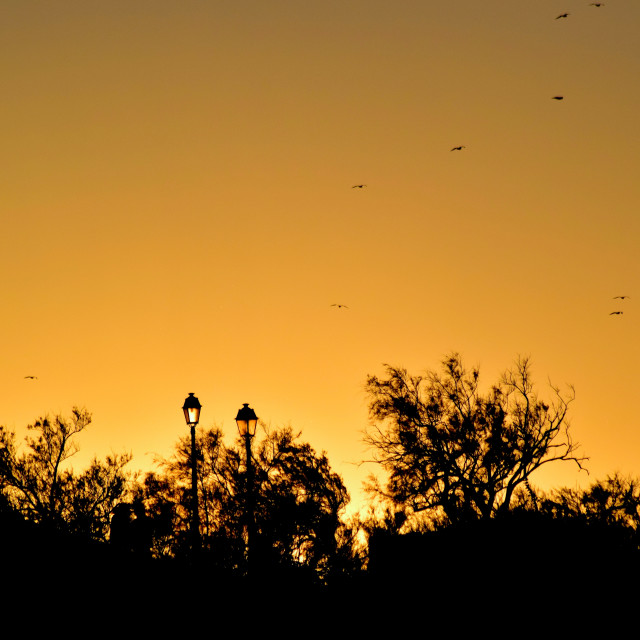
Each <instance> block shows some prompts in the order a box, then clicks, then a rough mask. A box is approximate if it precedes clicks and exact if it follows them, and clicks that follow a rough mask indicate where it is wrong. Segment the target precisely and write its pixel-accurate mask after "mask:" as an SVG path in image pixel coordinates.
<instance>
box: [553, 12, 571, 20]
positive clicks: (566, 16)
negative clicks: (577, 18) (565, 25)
mask: <svg viewBox="0 0 640 640" xmlns="http://www.w3.org/2000/svg"><path fill="white" fill-rule="evenodd" d="M569 15H570V14H568V13H561V14H560V15H559V16H558V17H557V18H556V20H560V18H568V17H569Z"/></svg>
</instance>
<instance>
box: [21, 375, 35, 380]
mask: <svg viewBox="0 0 640 640" xmlns="http://www.w3.org/2000/svg"><path fill="white" fill-rule="evenodd" d="M24 379H25V380H37V379H38V376H25V377H24Z"/></svg>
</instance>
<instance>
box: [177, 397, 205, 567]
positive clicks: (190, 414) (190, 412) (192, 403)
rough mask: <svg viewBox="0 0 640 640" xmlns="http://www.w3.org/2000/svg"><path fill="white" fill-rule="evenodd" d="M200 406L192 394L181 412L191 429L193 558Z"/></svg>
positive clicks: (196, 537) (197, 545)
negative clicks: (197, 431)
mask: <svg viewBox="0 0 640 640" xmlns="http://www.w3.org/2000/svg"><path fill="white" fill-rule="evenodd" d="M200 409H202V405H201V404H200V401H199V400H198V398H196V397H195V396H194V395H193V393H190V394H189V397H188V398H187V399H186V400H185V401H184V405H182V410H183V411H184V419H185V420H186V422H187V425H188V426H189V427H191V551H192V553H193V556H194V557H195V555H196V553H197V552H198V551H199V550H200V514H199V512H198V460H197V455H196V425H197V424H198V422H199V421H200Z"/></svg>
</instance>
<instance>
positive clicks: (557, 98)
mask: <svg viewBox="0 0 640 640" xmlns="http://www.w3.org/2000/svg"><path fill="white" fill-rule="evenodd" d="M551 99H552V100H564V96H553V98H551Z"/></svg>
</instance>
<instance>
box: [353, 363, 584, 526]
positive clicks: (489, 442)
mask: <svg viewBox="0 0 640 640" xmlns="http://www.w3.org/2000/svg"><path fill="white" fill-rule="evenodd" d="M478 384H479V370H478V369H477V368H474V369H471V370H470V371H467V370H466V369H465V368H464V366H463V364H462V361H461V359H460V356H459V355H458V354H452V355H450V356H448V357H447V358H445V360H444V361H443V363H442V373H441V374H440V373H437V372H433V371H429V372H427V374H426V375H425V376H424V377H423V376H410V375H409V374H408V373H407V371H406V370H404V369H398V368H395V367H390V366H388V367H387V376H386V378H382V379H381V378H377V377H375V376H371V377H369V378H368V380H367V385H366V389H367V392H368V395H369V398H370V405H369V411H370V416H371V418H372V427H371V428H370V429H369V430H368V431H367V432H366V433H365V442H366V443H367V444H368V445H369V446H370V447H371V448H372V449H373V450H374V457H375V460H376V461H377V462H379V463H380V464H381V465H382V466H383V468H384V469H385V470H386V471H388V473H389V478H388V481H387V483H386V486H385V487H381V486H380V485H379V484H378V483H377V481H375V479H374V482H373V484H372V485H371V487H370V488H371V489H372V490H373V491H374V492H377V493H379V494H382V495H383V496H386V497H387V498H390V499H391V500H392V501H393V502H395V503H396V504H400V505H403V506H405V507H406V508H408V509H409V510H410V511H412V512H413V513H414V514H415V513H417V512H420V511H423V510H428V513H429V515H430V516H431V517H434V518H441V519H444V521H445V522H448V523H461V522H468V521H473V520H476V519H485V518H492V517H494V516H495V515H496V514H497V513H498V512H499V511H500V510H504V509H509V507H510V505H511V502H512V499H513V498H514V495H515V492H516V490H517V489H518V488H519V487H520V486H525V483H527V482H528V479H529V477H530V475H531V474H532V473H533V472H534V471H535V470H536V469H539V468H540V467H541V466H543V465H545V464H548V463H550V462H554V461H560V460H572V461H574V462H575V463H577V464H578V466H580V467H581V463H582V462H583V461H584V460H585V458H583V457H578V456H576V455H575V451H576V448H577V445H576V444H574V443H573V441H572V439H571V436H570V434H569V425H568V423H567V421H566V415H567V410H568V406H569V403H570V402H571V401H572V400H573V390H572V389H571V390H570V393H569V395H566V396H565V395H563V394H562V393H561V392H560V390H559V389H558V388H556V387H551V388H552V390H553V392H554V395H555V399H554V401H553V403H551V404H547V403H546V402H544V401H542V400H540V399H539V398H538V396H537V394H536V392H535V391H534V387H533V382H532V380H531V372H530V364H529V361H528V360H527V359H520V360H518V361H517V362H516V364H515V366H514V367H513V368H512V369H510V370H508V371H507V372H505V373H504V374H503V376H502V378H501V379H500V381H499V382H498V383H497V384H496V385H494V386H493V387H492V388H491V389H490V391H489V392H488V393H487V394H486V395H482V394H481V392H480V390H479V386H478ZM581 468H582V467H581Z"/></svg>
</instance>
